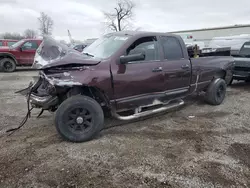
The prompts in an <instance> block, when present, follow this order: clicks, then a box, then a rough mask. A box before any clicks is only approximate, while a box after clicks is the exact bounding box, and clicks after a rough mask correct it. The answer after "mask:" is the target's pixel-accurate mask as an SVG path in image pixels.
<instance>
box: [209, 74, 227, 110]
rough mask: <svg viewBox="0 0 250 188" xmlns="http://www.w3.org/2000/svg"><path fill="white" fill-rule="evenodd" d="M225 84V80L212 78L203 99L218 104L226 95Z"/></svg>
mask: <svg viewBox="0 0 250 188" xmlns="http://www.w3.org/2000/svg"><path fill="white" fill-rule="evenodd" d="M226 89H227V84H226V82H225V80H223V79H221V78H219V79H215V80H213V81H212V82H211V83H210V85H209V87H208V89H207V92H206V95H205V100H206V102H207V103H209V104H211V105H220V104H221V103H222V102H223V100H224V99H225V96H226Z"/></svg>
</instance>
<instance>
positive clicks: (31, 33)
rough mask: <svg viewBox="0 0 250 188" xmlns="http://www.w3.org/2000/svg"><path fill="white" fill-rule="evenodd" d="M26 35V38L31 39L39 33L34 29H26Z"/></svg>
mask: <svg viewBox="0 0 250 188" xmlns="http://www.w3.org/2000/svg"><path fill="white" fill-rule="evenodd" d="M24 37H25V38H29V39H34V38H36V37H37V33H36V31H35V30H32V29H26V30H25V31H24Z"/></svg>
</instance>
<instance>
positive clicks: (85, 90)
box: [67, 86, 110, 108]
mask: <svg viewBox="0 0 250 188" xmlns="http://www.w3.org/2000/svg"><path fill="white" fill-rule="evenodd" d="M79 94H81V95H86V96H88V97H91V98H93V99H95V100H96V101H97V102H98V103H99V104H100V105H101V106H102V107H104V106H105V107H108V108H109V107H110V103H109V99H108V97H107V95H105V93H104V91H102V90H100V89H99V88H96V87H91V86H75V87H72V88H71V89H70V90H69V91H68V93H67V97H71V96H73V95H79Z"/></svg>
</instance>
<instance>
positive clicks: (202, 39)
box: [170, 24, 250, 47]
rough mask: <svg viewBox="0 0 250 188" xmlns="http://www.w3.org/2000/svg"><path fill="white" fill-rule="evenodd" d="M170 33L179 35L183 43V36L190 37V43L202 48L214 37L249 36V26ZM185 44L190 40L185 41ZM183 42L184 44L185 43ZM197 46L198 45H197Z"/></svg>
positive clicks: (207, 45)
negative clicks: (192, 42) (193, 42)
mask: <svg viewBox="0 0 250 188" xmlns="http://www.w3.org/2000/svg"><path fill="white" fill-rule="evenodd" d="M170 33H174V34H178V35H181V36H182V38H183V37H184V38H183V39H184V41H185V36H192V41H196V42H195V43H200V45H204V47H209V43H210V41H211V40H212V39H213V38H215V37H227V36H237V35H242V36H243V35H246V36H247V35H248V34H249V35H250V24H249V25H234V26H227V27H215V28H204V29H194V30H183V31H173V32H170ZM186 41H187V42H190V41H191V40H188V39H186ZM186 41H185V42H186ZM198 45H199V44H198Z"/></svg>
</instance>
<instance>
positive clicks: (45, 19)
mask: <svg viewBox="0 0 250 188" xmlns="http://www.w3.org/2000/svg"><path fill="white" fill-rule="evenodd" d="M38 21H39V24H40V27H39V30H40V32H41V34H42V35H51V34H52V30H53V25H54V22H53V20H52V18H51V17H50V16H48V15H47V14H45V13H44V12H41V15H40V17H39V18H38Z"/></svg>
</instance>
